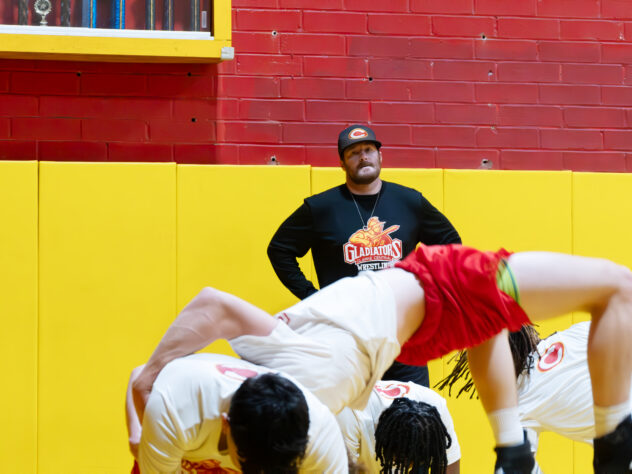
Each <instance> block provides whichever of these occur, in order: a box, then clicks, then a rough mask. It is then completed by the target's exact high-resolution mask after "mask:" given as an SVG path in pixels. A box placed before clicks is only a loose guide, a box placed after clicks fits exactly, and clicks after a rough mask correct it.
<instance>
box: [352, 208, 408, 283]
mask: <svg viewBox="0 0 632 474" xmlns="http://www.w3.org/2000/svg"><path fill="white" fill-rule="evenodd" d="M397 229H399V226H398V225H392V226H390V227H389V228H388V229H384V222H380V219H379V217H377V216H374V217H371V218H370V219H369V221H368V222H367V225H366V227H364V228H363V229H360V230H357V231H355V232H354V233H353V234H351V237H349V241H348V242H347V243H346V244H344V245H343V247H342V249H343V252H344V258H345V262H346V263H349V264H354V265H356V266H357V267H358V270H359V271H362V270H380V269H382V268H388V267H392V266H393V265H394V264H395V262H397V261H398V260H401V258H402V241H401V240H399V239H393V238H391V236H390V235H389V234H392V233H393V232H395V231H396V230H397Z"/></svg>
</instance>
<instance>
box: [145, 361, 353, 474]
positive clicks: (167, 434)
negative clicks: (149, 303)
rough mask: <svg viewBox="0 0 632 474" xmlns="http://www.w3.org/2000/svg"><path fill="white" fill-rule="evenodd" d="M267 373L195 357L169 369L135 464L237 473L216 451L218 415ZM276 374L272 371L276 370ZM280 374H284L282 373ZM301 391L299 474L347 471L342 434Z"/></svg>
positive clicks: (150, 407)
mask: <svg viewBox="0 0 632 474" xmlns="http://www.w3.org/2000/svg"><path fill="white" fill-rule="evenodd" d="M266 372H271V371H270V370H269V369H266V368H264V367H259V366H256V365H253V364H251V363H249V362H246V361H243V360H239V359H236V358H234V357H229V356H224V355H219V354H195V355H191V356H188V357H184V358H182V359H176V360H174V361H173V362H171V363H169V364H167V365H166V366H165V368H164V369H163V370H162V371H161V372H160V374H159V375H158V378H157V379H156V382H155V383H154V386H153V389H152V392H151V395H150V397H149V401H148V402H147V406H146V408H145V416H144V419H143V430H142V436H141V441H140V446H139V454H138V463H139V466H140V470H141V472H142V473H143V474H146V473H157V472H160V473H204V472H209V473H210V472H213V473H221V472H225V473H231V474H232V473H234V472H235V473H237V472H240V471H239V468H238V467H237V466H235V465H234V463H233V462H232V461H231V459H230V457H229V455H228V451H220V450H219V448H218V442H219V439H220V434H221V426H222V419H221V414H222V413H228V410H229V407H230V401H231V399H232V396H233V394H234V393H235V391H236V390H237V389H238V388H239V386H240V385H241V383H242V382H243V381H244V380H245V379H246V378H248V377H252V376H255V375H258V374H261V373H266ZM274 372H276V371H274ZM281 375H283V374H281ZM287 378H288V379H290V380H291V381H292V382H294V383H296V385H297V386H298V387H299V388H300V389H301V390H302V391H303V394H304V395H305V399H306V400H307V405H308V408H309V417H310V425H309V444H308V447H307V450H306V453H305V458H304V460H303V463H302V465H301V470H300V471H301V472H333V473H343V472H347V469H348V460H347V455H346V452H345V448H344V442H343V439H342V435H341V433H340V430H339V428H338V425H337V424H336V420H335V418H334V416H333V415H332V414H331V412H330V411H329V410H328V409H327V407H325V406H324V405H323V404H322V403H320V402H319V401H318V400H317V399H316V397H314V396H313V395H312V394H311V393H309V392H308V391H307V390H305V389H304V388H303V387H301V386H300V385H299V384H298V383H297V382H296V381H295V380H294V379H292V378H291V377H287Z"/></svg>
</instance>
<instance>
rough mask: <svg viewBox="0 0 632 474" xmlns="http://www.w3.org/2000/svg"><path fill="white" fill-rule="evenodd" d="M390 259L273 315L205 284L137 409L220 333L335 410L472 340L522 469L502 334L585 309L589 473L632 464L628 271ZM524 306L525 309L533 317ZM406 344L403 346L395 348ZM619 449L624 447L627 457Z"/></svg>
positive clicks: (552, 261) (543, 263) (451, 255)
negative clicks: (408, 367)
mask: <svg viewBox="0 0 632 474" xmlns="http://www.w3.org/2000/svg"><path fill="white" fill-rule="evenodd" d="M397 267H398V268H394V269H388V270H383V271H379V272H373V273H371V272H366V273H361V274H360V275H358V276H357V277H353V278H345V279H343V280H339V281H338V282H336V283H334V284H332V285H329V286H328V287H326V288H325V289H323V290H322V291H320V292H318V293H316V294H315V295H312V296H311V297H309V298H307V299H305V300H303V301H301V302H299V303H298V304H296V305H295V306H293V307H292V308H290V309H288V310H286V311H284V312H282V313H280V314H278V315H276V317H275V318H274V319H272V318H269V317H268V314H267V313H266V312H264V311H262V310H260V309H258V308H256V307H254V306H252V305H250V304H248V303H246V302H245V301H243V300H240V299H239V298H236V297H234V296H232V295H228V294H226V293H223V292H221V291H218V290H214V289H210V288H206V289H203V290H202V291H201V292H200V293H199V294H198V295H197V296H196V297H195V298H194V299H193V300H192V301H191V303H189V305H187V306H186V307H185V308H184V309H183V310H182V312H181V313H180V315H179V316H178V318H177V319H176V320H175V321H174V323H173V325H172V326H171V327H170V328H169V330H168V331H167V333H166V334H165V336H164V337H163V339H162V341H161V342H160V344H159V345H158V347H157V349H156V351H155V352H154V354H153V355H152V356H151V358H150V360H149V361H148V363H147V365H146V367H145V369H144V370H143V371H142V372H141V374H140V376H139V378H138V379H137V382H136V383H135V384H134V386H133V388H134V392H135V399H136V400H138V404H139V406H142V404H143V399H144V398H145V397H146V396H147V394H148V393H149V392H150V389H151V385H152V383H153V380H154V378H155V376H156V375H157V373H158V371H159V370H160V369H161V368H162V366H163V365H164V363H165V362H167V361H169V360H172V359H173V358H175V357H180V356H182V355H185V354H188V353H191V352H193V351H196V350H198V349H200V348H202V347H204V346H206V345H207V344H208V343H209V342H210V341H212V340H215V339H217V338H221V337H225V338H227V339H231V344H232V345H233V348H234V349H235V350H236V351H237V353H238V354H240V355H241V356H242V357H243V358H245V359H247V360H250V361H253V362H255V363H258V364H260V365H263V366H266V367H272V368H275V369H279V370H283V371H284V372H286V373H288V374H291V375H292V376H294V377H296V378H297V379H298V380H299V381H300V382H301V383H302V384H303V385H304V386H306V387H307V388H308V389H309V390H311V391H312V392H313V393H314V394H315V395H316V396H317V397H319V398H320V399H321V401H323V403H325V404H326V405H327V406H328V407H329V408H330V409H331V410H332V411H334V412H335V413H337V412H338V411H340V410H341V409H342V408H343V407H344V406H350V407H352V408H360V409H361V408H363V406H364V405H365V404H366V401H367V399H368V397H369V395H370V392H371V388H372V387H373V385H374V384H375V382H376V380H377V378H378V377H379V376H380V375H381V374H382V373H383V372H384V371H385V370H386V368H387V367H388V366H389V365H390V364H391V363H392V361H393V360H394V358H395V357H396V356H398V354H399V359H398V360H401V361H402V362H404V363H409V364H425V363H426V362H427V361H429V360H431V359H434V358H437V357H440V356H442V355H444V354H447V353H449V352H450V351H452V350H456V349H463V348H468V347H469V348H470V350H469V365H470V370H471V372H472V376H473V378H474V382H475V383H476V387H477V389H478V393H479V395H480V398H481V401H482V404H483V407H484V409H485V411H486V412H487V414H488V418H489V420H490V424H491V426H492V431H493V432H494V437H495V439H496V452H497V461H496V466H497V471H496V472H505V473H514V472H515V473H523V472H524V473H527V472H530V471H531V469H532V467H533V465H534V459H533V456H532V454H531V450H530V447H529V442H528V441H527V440H526V439H524V435H523V432H522V428H521V426H520V419H519V413H518V408H517V403H518V401H517V392H516V383H515V372H514V367H513V363H512V360H511V352H510V348H509V343H508V341H507V335H506V331H505V329H509V330H510V331H517V330H519V329H520V328H521V327H522V325H524V324H527V323H529V322H530V319H531V321H538V320H542V319H547V318H550V317H553V316H557V315H560V314H565V313H568V312H571V311H577V310H585V311H588V312H590V313H591V315H592V319H593V324H592V326H591V330H590V336H589V343H588V365H589V369H590V374H591V383H592V388H593V398H594V403H595V432H596V439H595V443H594V445H595V458H594V466H595V471H596V472H599V473H601V472H608V473H612V472H628V471H627V469H628V465H629V464H630V461H632V429H629V427H630V426H631V425H632V418H631V417H630V408H629V405H628V399H629V395H630V374H631V372H632V345H631V344H629V340H630V338H631V337H632V274H631V273H630V271H629V270H628V269H627V268H625V267H623V266H620V265H617V264H615V263H613V262H610V261H608V260H603V259H595V258H586V257H577V256H570V255H564V254H556V253H549V252H522V253H516V254H510V253H509V252H506V251H504V250H501V251H499V252H480V251H478V250H475V249H471V248H468V247H463V246H460V245H446V246H432V247H425V246H423V245H421V246H420V247H419V248H418V249H417V250H416V251H415V252H413V253H412V254H411V255H409V256H408V257H407V258H406V259H405V260H404V261H402V262H400V263H398V264H397ZM527 315H529V316H527ZM400 351H401V353H400ZM621 453H623V454H621Z"/></svg>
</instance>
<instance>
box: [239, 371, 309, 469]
mask: <svg viewBox="0 0 632 474" xmlns="http://www.w3.org/2000/svg"><path fill="white" fill-rule="evenodd" d="M228 424H229V426H230V431H231V435H232V437H233V440H234V441H235V445H236V446H237V453H238V455H239V460H240V464H241V469H242V471H243V472H244V473H246V474H255V473H256V474H261V473H266V474H294V473H297V472H298V468H299V466H300V464H301V461H302V459H303V456H304V455H305V449H306V447H307V441H308V436H307V431H308V430H309V410H308V407H307V401H306V400H305V396H304V395H303V392H301V390H300V389H299V388H298V387H297V386H296V385H294V384H293V383H292V382H290V381H289V380H288V379H286V378H284V377H281V376H280V375H278V374H263V375H258V376H257V377H252V378H249V379H247V380H246V381H244V383H242V384H241V386H240V387H239V389H238V390H237V391H236V392H235V395H234V396H233V399H232V401H231V403H230V409H229V411H228Z"/></svg>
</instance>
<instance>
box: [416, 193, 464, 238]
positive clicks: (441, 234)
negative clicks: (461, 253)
mask: <svg viewBox="0 0 632 474" xmlns="http://www.w3.org/2000/svg"><path fill="white" fill-rule="evenodd" d="M420 219H421V233H420V235H419V241H420V242H422V243H423V244H426V245H445V244H460V243H461V236H459V233H458V232H457V231H456V229H455V228H454V226H453V225H452V223H451V222H450V221H449V220H448V218H447V217H446V216H444V215H443V214H442V213H441V212H440V211H439V210H438V209H437V208H436V207H434V206H433V205H432V204H430V201H428V200H427V199H426V198H425V197H423V196H421V215H420Z"/></svg>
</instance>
